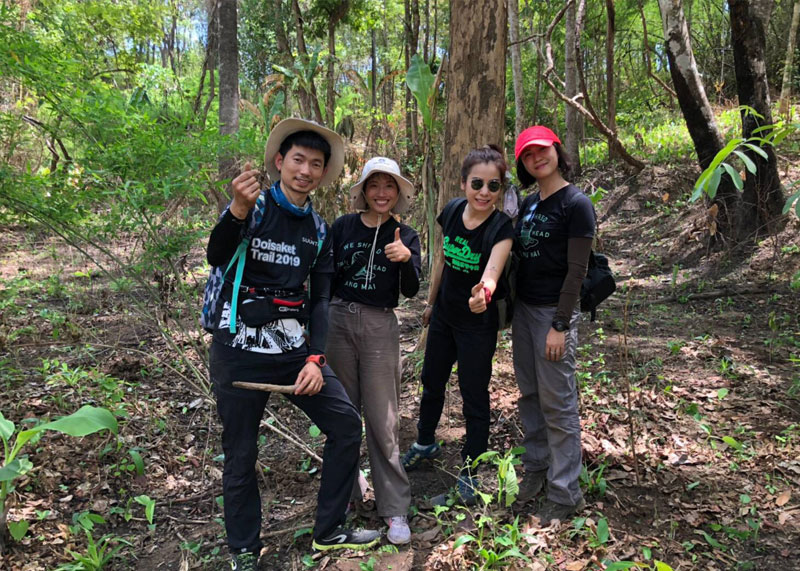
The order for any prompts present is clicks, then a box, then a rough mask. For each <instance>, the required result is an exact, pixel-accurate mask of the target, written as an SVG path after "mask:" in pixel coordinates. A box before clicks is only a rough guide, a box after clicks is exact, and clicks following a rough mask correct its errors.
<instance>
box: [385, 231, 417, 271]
mask: <svg viewBox="0 0 800 571" xmlns="http://www.w3.org/2000/svg"><path fill="white" fill-rule="evenodd" d="M383 250H384V252H386V257H387V258H389V261H390V262H407V261H408V260H410V259H411V250H409V249H408V248H406V247H405V246H404V245H403V241H402V240H401V239H400V227H399V226H398V227H397V228H395V231H394V242H389V243H388V244H386V247H385V248H384V249H383Z"/></svg>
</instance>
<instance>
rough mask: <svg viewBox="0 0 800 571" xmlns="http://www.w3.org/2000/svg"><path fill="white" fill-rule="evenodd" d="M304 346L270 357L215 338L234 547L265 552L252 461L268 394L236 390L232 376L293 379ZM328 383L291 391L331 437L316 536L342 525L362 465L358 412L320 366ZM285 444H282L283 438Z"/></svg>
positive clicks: (213, 359)
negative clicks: (315, 389) (310, 389)
mask: <svg viewBox="0 0 800 571" xmlns="http://www.w3.org/2000/svg"><path fill="white" fill-rule="evenodd" d="M306 355H307V349H306V347H305V346H303V347H300V348H299V349H296V350H294V351H292V352H290V353H283V354H279V355H267V354H261V353H253V352H250V351H241V350H239V349H233V348H231V347H227V346H225V345H222V344H220V343H212V345H211V352H210V365H211V379H212V381H213V383H214V392H215V393H216V397H217V412H218V413H219V416H220V418H221V419H222V449H223V451H224V452H225V467H224V470H223V474H222V494H223V498H224V500H225V530H226V532H227V534H228V545H229V547H230V548H231V550H233V551H235V552H239V551H242V550H247V551H258V550H260V549H261V541H260V539H259V535H260V532H261V497H260V495H259V492H258V480H257V478H256V469H255V463H256V458H257V456H258V446H257V442H258V428H259V424H260V422H261V417H262V416H263V415H264V407H265V406H266V404H267V400H268V399H269V395H270V393H266V392H261V391H253V390H248V389H238V388H233V387H232V386H231V383H232V382H233V381H250V382H262V383H272V384H284V385H288V384H292V383H294V381H295V379H296V377H297V374H298V373H299V372H300V369H302V368H303V365H304V364H305V358H306ZM322 374H323V376H324V378H325V386H324V387H323V388H322V390H321V391H320V392H319V393H317V394H315V395H313V396H306V395H301V396H296V395H286V397H287V398H288V399H289V400H290V401H291V402H292V403H294V404H295V405H296V406H297V407H298V408H300V409H301V410H302V411H303V412H304V413H306V415H308V417H309V418H310V419H311V421H312V422H313V423H314V424H316V425H317V426H318V427H319V429H320V430H321V431H322V432H323V433H324V434H325V436H326V437H327V438H326V440H325V449H324V451H323V453H322V461H323V465H322V481H321V483H320V488H319V495H318V496H317V516H316V524H315V525H314V537H315V538H319V537H323V536H325V535H327V534H328V533H329V532H330V531H332V530H333V529H334V528H335V527H336V526H338V525H341V524H343V523H344V520H345V511H346V509H347V502H348V500H349V498H350V491H351V490H352V489H353V482H354V481H355V478H356V470H357V467H358V456H359V449H360V447H361V417H360V416H359V414H358V411H357V410H356V408H355V407H354V406H353V405H352V403H351V402H350V399H348V398H347V393H345V391H344V388H343V387H342V385H341V383H340V382H339V380H338V379H337V378H336V376H335V375H334V374H333V371H332V370H331V368H330V367H327V366H326V367H325V368H324V369H323V370H322ZM281 446H285V444H284V443H282V444H281Z"/></svg>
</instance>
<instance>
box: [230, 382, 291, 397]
mask: <svg viewBox="0 0 800 571" xmlns="http://www.w3.org/2000/svg"><path fill="white" fill-rule="evenodd" d="M233 386H234V387H236V388H238V389H250V390H251V391H265V392H268V393H282V394H287V395H291V394H293V393H294V391H295V389H296V388H297V387H296V386H295V385H271V384H269V383H246V382H244V381H234V383H233Z"/></svg>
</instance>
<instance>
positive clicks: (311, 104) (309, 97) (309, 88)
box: [292, 0, 323, 125]
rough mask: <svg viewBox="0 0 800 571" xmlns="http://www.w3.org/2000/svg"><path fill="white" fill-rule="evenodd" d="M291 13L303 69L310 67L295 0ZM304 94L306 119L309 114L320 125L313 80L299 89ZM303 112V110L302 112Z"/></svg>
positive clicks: (300, 18)
mask: <svg viewBox="0 0 800 571" xmlns="http://www.w3.org/2000/svg"><path fill="white" fill-rule="evenodd" d="M292 13H293V14H294V23H295V29H296V31H297V55H298V56H300V61H302V62H303V67H306V66H308V65H310V61H311V58H309V57H308V50H307V49H306V40H305V33H304V26H303V14H302V12H300V4H299V2H298V1H297V0H292ZM301 90H302V91H304V92H305V94H306V100H305V102H306V105H307V106H308V111H306V118H308V119H311V118H312V117H311V114H313V115H314V117H313V119H314V121H316V122H317V123H319V124H320V125H321V124H322V123H323V121H322V109H321V108H320V106H319V97H317V86H316V85H315V84H314V78H313V77H312V78H311V81H309V82H308V84H307V85H305V86H304V87H302V88H301ZM300 106H301V107H302V106H303V98H302V97H301V98H300ZM304 111H305V110H304Z"/></svg>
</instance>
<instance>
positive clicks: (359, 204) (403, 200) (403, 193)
mask: <svg viewBox="0 0 800 571" xmlns="http://www.w3.org/2000/svg"><path fill="white" fill-rule="evenodd" d="M378 172H382V173H386V174H388V175H390V176H391V177H392V178H394V180H395V182H397V188H398V190H399V193H398V197H397V204H395V205H394V208H392V211H393V212H395V213H397V214H402V213H403V212H405V211H407V210H408V208H409V206H411V200H412V199H413V198H414V185H413V184H411V181H409V180H408V179H407V178H405V177H403V175H401V174H400V167H399V166H398V165H397V163H396V162H395V161H393V160H392V159H389V158H386V157H372V158H371V159H370V160H368V161H367V163H366V164H365V165H364V169H363V170H362V171H361V178H359V179H358V182H357V183H356V184H355V185H353V186H352V187H351V188H350V203H351V204H352V206H353V208H355V209H356V210H367V209H368V207H367V199H366V198H365V197H364V192H363V190H364V182H366V180H367V179H368V178H369V177H370V175H372V174H375V173H378Z"/></svg>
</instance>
